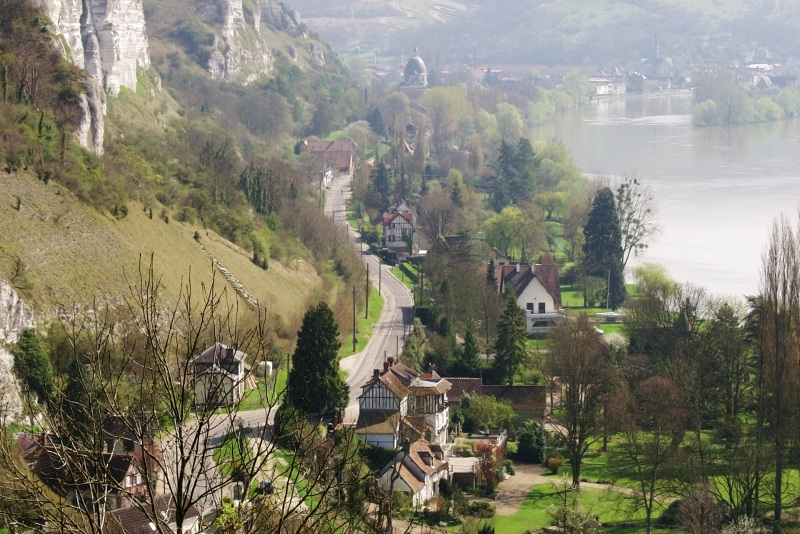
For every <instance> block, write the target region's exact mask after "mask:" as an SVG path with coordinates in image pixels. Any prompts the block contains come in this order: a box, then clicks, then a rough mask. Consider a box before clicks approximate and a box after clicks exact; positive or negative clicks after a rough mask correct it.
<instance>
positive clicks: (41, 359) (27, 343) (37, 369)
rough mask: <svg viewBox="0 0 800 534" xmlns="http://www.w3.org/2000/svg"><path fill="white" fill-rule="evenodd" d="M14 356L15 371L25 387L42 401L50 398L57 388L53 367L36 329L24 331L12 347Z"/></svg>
mask: <svg viewBox="0 0 800 534" xmlns="http://www.w3.org/2000/svg"><path fill="white" fill-rule="evenodd" d="M11 354H12V355H13V356H14V367H13V370H14V373H15V374H16V375H17V377H18V378H19V379H20V380H22V383H23V385H24V387H25V389H26V390H27V391H29V392H31V393H33V394H35V395H36V396H37V397H38V398H39V402H40V403H42V402H44V401H46V400H47V399H49V398H50V397H51V396H52V394H53V391H54V389H55V385H54V382H53V367H52V366H51V365H50V360H49V359H47V355H46V354H45V353H44V350H43V349H42V346H41V344H40V343H39V336H37V335H36V331H35V330H32V329H29V330H25V331H24V332H22V335H21V336H20V338H19V341H17V343H16V345H14V346H12V347H11Z"/></svg>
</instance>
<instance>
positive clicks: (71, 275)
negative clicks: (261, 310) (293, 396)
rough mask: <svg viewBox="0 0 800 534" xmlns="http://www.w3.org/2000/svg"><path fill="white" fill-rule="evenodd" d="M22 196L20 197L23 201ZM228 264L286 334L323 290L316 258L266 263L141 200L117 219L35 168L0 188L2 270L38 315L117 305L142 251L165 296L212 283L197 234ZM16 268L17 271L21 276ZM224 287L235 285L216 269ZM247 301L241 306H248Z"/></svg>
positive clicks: (7, 177) (135, 273)
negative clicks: (262, 265)
mask: <svg viewBox="0 0 800 534" xmlns="http://www.w3.org/2000/svg"><path fill="white" fill-rule="evenodd" d="M17 198H19V199H20V203H19V209H17V207H16V206H17ZM195 231H199V232H200V233H201V237H200V241H201V242H202V243H203V244H204V245H205V247H206V249H207V250H208V251H209V252H210V253H211V254H213V255H214V256H215V257H216V258H217V259H218V260H219V261H220V262H222V263H223V264H224V265H225V266H226V267H227V268H228V269H229V270H230V271H231V272H232V273H233V274H234V275H235V276H236V277H237V278H238V279H239V280H240V281H241V282H242V283H243V284H244V286H245V287H246V288H248V290H249V291H250V292H251V293H253V294H254V295H255V296H256V297H257V298H258V300H259V303H261V304H263V305H265V306H266V307H267V309H268V311H269V312H270V313H271V314H273V315H279V316H280V317H281V322H282V323H284V324H286V325H287V329H288V330H289V332H287V333H293V332H292V331H291V330H290V329H291V328H292V325H295V324H297V322H298V320H299V317H300V316H301V315H302V313H303V312H304V311H305V307H306V305H307V304H308V302H309V301H310V300H312V299H314V298H319V297H320V296H321V291H322V287H323V284H322V279H321V278H320V277H319V275H318V274H317V272H316V271H315V269H314V268H313V265H312V263H311V262H309V261H304V260H303V259H301V257H300V258H295V259H294V260H292V261H291V263H290V264H289V265H288V266H283V265H281V264H280V263H279V262H277V261H275V260H271V261H270V263H269V269H268V270H266V271H265V270H263V269H261V268H260V267H258V266H256V265H254V264H253V263H252V261H250V258H251V256H250V253H249V252H247V251H246V250H244V249H241V248H240V247H238V246H236V245H233V244H232V243H230V242H229V241H227V240H225V239H223V238H222V237H220V236H219V235H217V234H215V233H214V232H213V231H210V230H203V229H202V228H199V227H196V226H193V225H186V224H181V223H179V222H177V221H175V220H174V219H171V220H170V222H169V223H167V222H165V220H164V219H162V218H160V217H159V214H158V213H156V214H155V215H154V216H153V218H152V219H151V218H149V212H148V211H146V210H144V209H143V207H142V205H140V204H135V203H132V204H130V205H129V212H128V215H127V216H126V217H124V218H122V219H115V218H114V217H111V216H110V215H102V214H100V213H99V212H98V211H97V210H95V209H93V208H91V207H87V206H86V205H85V204H84V203H82V202H81V201H80V200H78V199H77V198H76V197H75V196H74V195H73V194H72V193H70V192H69V191H68V190H66V189H65V188H64V187H62V186H60V185H58V184H56V183H55V182H50V183H49V184H47V185H45V184H44V182H43V181H40V180H37V179H36V178H35V177H32V176H30V175H28V174H11V175H4V178H3V188H2V191H0V235H2V236H3V238H2V240H0V276H2V277H4V278H5V279H7V280H11V279H13V285H14V286H15V287H16V288H17V289H18V291H19V292H20V293H21V295H22V296H23V298H24V299H25V300H26V301H27V302H28V303H29V304H30V305H31V306H32V307H33V308H34V311H35V313H36V314H37V316H39V317H40V318H42V316H44V317H45V318H46V317H51V318H52V317H53V316H54V315H55V314H57V313H58V312H59V311H60V310H70V309H72V308H73V307H74V306H76V305H80V306H89V305H91V303H92V301H93V299H95V298H96V299H98V301H99V302H100V303H103V302H108V303H117V302H120V301H121V297H122V296H123V295H125V294H126V292H127V280H126V278H127V279H129V280H131V281H135V280H136V277H137V276H138V265H139V260H140V258H142V259H143V261H144V262H145V267H146V264H147V262H148V261H149V256H150V254H151V253H153V252H154V251H155V254H154V256H153V262H154V266H155V270H156V273H157V274H158V275H159V276H160V277H162V282H163V284H164V286H165V288H166V289H167V295H168V296H169V297H171V298H173V299H174V298H175V297H176V296H177V294H178V291H179V289H180V288H181V287H182V285H185V284H186V283H187V282H188V281H189V279H190V277H191V281H192V284H193V285H195V286H196V287H199V285H200V284H201V283H202V284H205V285H206V286H208V285H209V284H210V282H211V278H212V275H214V270H213V269H212V266H211V260H210V258H209V257H208V256H207V255H206V254H205V253H204V252H203V250H202V249H201V247H200V246H199V245H198V243H197V242H196V241H195V239H194V237H193V236H194V232H195ZM15 272H18V275H17V276H15ZM215 278H216V280H215V282H216V284H217V288H219V289H222V288H226V291H228V292H229V294H230V295H231V296H232V297H235V293H234V292H233V288H232V287H230V285H229V284H228V283H227V282H226V280H225V279H224V278H223V277H222V276H221V275H220V274H219V273H218V272H217V273H216V275H215ZM242 307H243V308H244V305H242Z"/></svg>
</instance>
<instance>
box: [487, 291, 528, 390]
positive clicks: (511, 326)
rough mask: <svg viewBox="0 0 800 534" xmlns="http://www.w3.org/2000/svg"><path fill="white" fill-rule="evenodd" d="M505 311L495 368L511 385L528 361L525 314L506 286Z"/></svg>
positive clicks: (498, 330)
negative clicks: (518, 371)
mask: <svg viewBox="0 0 800 534" xmlns="http://www.w3.org/2000/svg"><path fill="white" fill-rule="evenodd" d="M503 300H504V301H505V309H504V310H503V315H502V316H501V317H500V322H499V323H498V325H497V341H496V342H495V345H494V348H495V356H494V367H495V370H496V372H497V375H498V376H499V377H500V379H501V380H504V381H506V380H507V381H508V382H509V383H510V382H511V381H512V380H513V379H514V375H515V374H516V372H517V370H518V369H519V368H520V366H521V365H522V364H523V363H525V361H526V360H527V359H528V350H527V349H526V348H525V340H526V339H527V336H528V335H527V333H526V332H525V312H523V311H522V308H520V307H519V304H517V296H516V295H515V294H514V290H513V289H511V287H509V286H506V290H505V293H504V295H503Z"/></svg>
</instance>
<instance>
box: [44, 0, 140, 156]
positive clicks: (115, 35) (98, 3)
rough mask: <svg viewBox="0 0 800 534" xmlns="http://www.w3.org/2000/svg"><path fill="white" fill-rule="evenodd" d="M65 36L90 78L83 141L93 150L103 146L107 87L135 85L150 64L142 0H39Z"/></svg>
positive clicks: (115, 90)
mask: <svg viewBox="0 0 800 534" xmlns="http://www.w3.org/2000/svg"><path fill="white" fill-rule="evenodd" d="M36 3H37V5H38V6H39V8H40V9H41V10H42V11H43V12H44V13H45V14H46V15H47V16H48V17H49V18H50V20H51V21H52V23H53V26H54V28H53V30H54V32H55V33H56V34H58V35H59V36H60V38H61V40H60V41H58V42H59V43H62V53H63V54H64V57H66V58H67V59H69V60H70V61H72V62H73V63H74V64H75V65H77V66H78V67H80V68H82V69H84V70H85V71H86V72H87V73H88V74H89V75H90V76H91V77H92V79H93V81H94V83H92V82H89V83H87V91H86V94H85V96H84V97H83V98H82V99H81V102H80V107H81V111H82V113H83V115H82V118H81V124H80V126H79V128H78V140H79V141H80V143H81V144H82V145H83V146H84V147H86V148H88V149H89V150H91V151H92V152H94V153H95V154H101V153H102V150H103V144H102V140H103V131H104V124H103V115H105V110H106V100H105V93H106V92H108V93H111V94H112V95H114V96H116V95H118V94H119V91H120V88H122V87H127V88H128V89H130V90H132V91H135V90H136V73H137V68H141V69H148V68H149V67H150V52H149V49H148V44H147V34H146V33H145V22H144V10H143V8H142V0H36Z"/></svg>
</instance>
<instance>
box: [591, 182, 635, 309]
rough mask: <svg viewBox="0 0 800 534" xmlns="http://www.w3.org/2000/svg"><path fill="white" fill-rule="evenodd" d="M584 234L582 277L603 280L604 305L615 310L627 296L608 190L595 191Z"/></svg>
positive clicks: (619, 237) (619, 236) (618, 233)
mask: <svg viewBox="0 0 800 534" xmlns="http://www.w3.org/2000/svg"><path fill="white" fill-rule="evenodd" d="M584 233H585V235H586V242H585V243H584V245H583V254H584V258H583V275H584V277H596V278H601V279H603V280H605V281H606V283H607V284H608V287H607V300H608V304H607V305H608V307H609V308H611V309H614V310H615V309H617V308H619V307H620V306H621V305H622V303H623V302H625V298H626V297H627V296H628V295H627V292H626V291H625V276H624V275H623V264H622V232H621V230H620V227H619V218H618V216H617V210H616V205H615V201H614V193H613V192H612V191H611V189H609V188H608V187H604V188H603V189H601V190H600V191H598V192H597V195H596V196H595V197H594V202H593V203H592V210H591V211H590V212H589V219H588V221H587V223H586V226H585V227H584ZM604 300H605V299H604Z"/></svg>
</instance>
